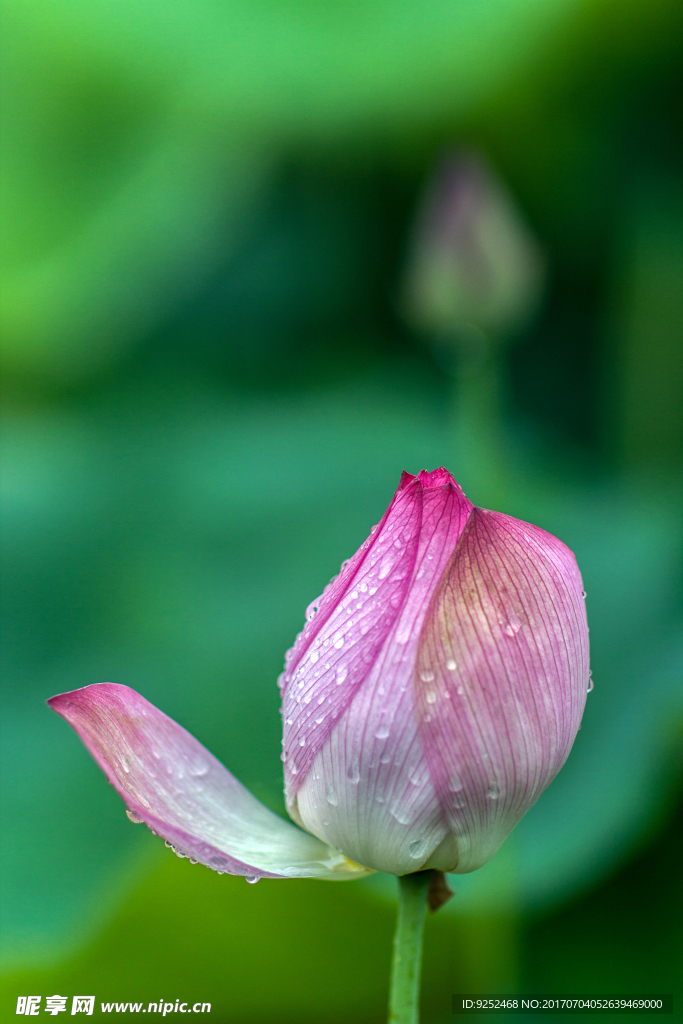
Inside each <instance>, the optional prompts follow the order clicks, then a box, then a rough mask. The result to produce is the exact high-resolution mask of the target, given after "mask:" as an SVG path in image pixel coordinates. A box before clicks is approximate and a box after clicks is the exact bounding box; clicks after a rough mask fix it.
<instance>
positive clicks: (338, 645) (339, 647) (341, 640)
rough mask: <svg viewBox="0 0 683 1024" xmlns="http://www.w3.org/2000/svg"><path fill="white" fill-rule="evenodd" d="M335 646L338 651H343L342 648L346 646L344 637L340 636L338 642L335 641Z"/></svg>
mask: <svg viewBox="0 0 683 1024" xmlns="http://www.w3.org/2000/svg"><path fill="white" fill-rule="evenodd" d="M334 646H335V647H336V648H337V650H338V651H339V650H341V648H342V647H343V646H344V637H343V636H340V637H339V639H338V640H335V641H334Z"/></svg>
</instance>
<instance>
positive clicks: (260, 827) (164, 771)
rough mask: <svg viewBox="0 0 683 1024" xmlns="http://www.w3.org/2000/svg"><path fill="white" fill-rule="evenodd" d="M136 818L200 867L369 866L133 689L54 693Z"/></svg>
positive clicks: (329, 873)
mask: <svg viewBox="0 0 683 1024" xmlns="http://www.w3.org/2000/svg"><path fill="white" fill-rule="evenodd" d="M48 704H49V705H50V707H52V708H53V710H54V711H56V712H57V713H58V714H59V715H61V716H62V717H63V718H65V719H66V721H67V722H68V723H69V724H70V725H71V726H73V728H74V729H75V730H76V732H77V733H78V735H79V736H80V738H81V739H82V740H83V742H84V744H85V746H86V747H87V748H88V750H89V751H90V753H91V754H92V755H93V757H94V758H95V760H96V761H97V763H98V764H99V766H100V768H102V770H103V771H104V773H105V775H106V776H107V778H108V779H109V781H110V782H111V784H112V785H113V786H114V787H115V789H116V790H117V792H118V793H119V794H120V796H121V797H123V799H124V800H125V802H126V805H127V807H128V809H129V812H130V813H131V815H132V816H133V818H134V819H139V820H141V821H144V822H146V824H147V825H148V826H149V827H150V828H151V829H152V830H153V831H154V832H156V833H158V834H159V835H160V836H162V837H163V838H164V839H166V840H167V841H168V842H169V843H171V844H172V845H173V846H174V847H175V848H176V850H177V851H178V852H179V853H181V854H183V855H185V856H186V857H190V858H192V859H194V860H196V861H200V862H201V863H202V864H205V865H206V867H209V868H213V869H214V870H216V871H221V872H227V873H229V874H233V875H245V876H256V877H264V878H328V879H334V880H344V879H351V878H359V877H362V876H363V875H364V874H366V873H367V872H366V871H365V870H364V869H362V868H358V867H357V866H356V865H353V864H351V863H350V862H349V861H348V860H347V859H346V858H345V857H343V856H342V855H341V854H340V853H339V852H338V851H336V850H332V849H331V848H330V847H329V846H328V845H326V844H324V843H322V842H321V841H320V840H318V839H316V838H315V837H314V836H311V835H309V834H307V833H305V832H302V831H301V830H300V829H299V828H297V827H296V826H295V825H293V824H291V823H290V822H287V821H285V820H283V819H282V818H280V817H279V816H278V815H277V814H275V813H274V812H273V811H271V810H269V809H268V808H267V807H265V806H264V805H263V804H262V803H261V802H260V801H259V800H257V799H256V797H254V796H252V794H251V793H250V792H249V790H248V789H246V788H245V787H244V786H243V785H242V784H241V783H240V782H238V780H237V779H236V778H235V777H234V776H233V775H231V774H230V772H229V771H227V769H226V768H224V767H223V765H222V764H221V763H220V761H218V760H217V759H216V758H215V757H214V756H213V755H212V754H210V753H209V751H208V750H206V748H205V747H203V746H202V745H201V743H199V742H198V741H197V740H196V739H195V738H194V736H192V735H191V734H190V733H189V732H187V731H186V730H185V729H183V728H182V726H180V725H178V724H177V722H174V721H173V720H172V719H171V718H169V717H168V716H167V715H165V714H163V712H161V711H159V709H158V708H156V707H154V705H153V704H150V703H149V701H147V700H145V698H144V697H142V696H141V695H140V694H139V693H136V691H135V690H132V689H130V687H128V686H120V685H117V684H115V683H99V684H94V685H92V686H86V687H83V689H80V690H73V691H71V692H70V693H63V694H60V695H59V696H57V697H52V698H51V699H50V700H49V701H48Z"/></svg>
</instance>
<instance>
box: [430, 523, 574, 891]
mask: <svg viewBox="0 0 683 1024" xmlns="http://www.w3.org/2000/svg"><path fill="white" fill-rule="evenodd" d="M587 684H588V629H587V625H586V612H585V605H584V601H583V587H582V582H581V576H580V574H579V570H578V567H577V565H576V561H575V559H574V556H573V554H572V552H571V551H570V550H569V549H568V548H567V547H566V546H565V545H564V544H562V542H561V541H559V540H558V539H557V538H556V537H553V536H551V535H550V534H548V533H546V532H545V531H544V530H541V529H539V528H538V527H535V526H531V525H529V524H528V523H523V522H520V521H519V520H516V519H512V518H511V517H510V516H505V515H502V514H500V513H497V512H488V511H485V510H483V509H475V510H474V512H473V514H472V515H471V517H470V519H469V521H468V524H467V527H466V529H465V531H464V533H463V535H462V537H461V540H460V543H459V544H458V547H457V550H456V551H455V553H454V555H453V558H452V561H451V564H450V565H449V566H448V569H447V571H446V572H445V573H444V577H443V580H442V581H441V584H440V586H439V588H438V591H437V593H436V594H435V597H434V600H433V603H432V607H431V608H430V611H429V615H428V617H427V620H426V622H425V625H424V629H423V632H422V637H421V640H420V647H419V653H418V659H417V668H416V674H415V695H416V697H415V699H416V712H417V717H418V721H419V727H420V736H421V738H422V741H423V744H424V749H425V754H426V757H427V760H428V763H429V767H430V771H431V774H432V779H433V781H434V783H435V786H436V790H437V793H438V795H439V799H440V801H441V803H442V806H443V808H444V810H445V812H446V814H447V816H448V819H449V821H450V826H451V829H452V832H453V835H454V837H455V840H456V843H457V847H458V865H457V867H456V869H455V870H456V871H458V872H466V871H472V870H474V869H475V868H477V867H479V866H480V865H481V864H483V863H484V862H485V861H486V860H488V858H489V857H490V856H491V855H492V854H493V853H494V852H495V850H496V849H497V848H498V846H500V844H501V843H502V841H503V839H504V838H505V836H506V835H507V834H508V833H509V832H510V830H511V829H512V828H513V827H514V825H515V824H516V823H517V822H518V821H519V819H520V818H521V817H522V816H523V814H524V813H525V812H526V811H527V810H528V809H529V807H530V806H531V805H532V804H533V803H534V802H535V800H536V799H537V798H538V796H539V795H540V794H541V793H542V791H543V790H544V789H545V787H546V786H547V785H548V784H549V783H550V782H551V781H552V779H553V778H554V777H555V775H556V774H557V772H558V771H559V769H560V768H561V766H562V765H563V763H564V761H565V760H566V758H567V755H568V754H569V751H570V749H571V746H572V743H573V741H574V738H575V736H576V732H577V730H578V727H579V724H580V722H581V715H582V713H583V708H584V704H585V700H586V692H587V688H588V686H587Z"/></svg>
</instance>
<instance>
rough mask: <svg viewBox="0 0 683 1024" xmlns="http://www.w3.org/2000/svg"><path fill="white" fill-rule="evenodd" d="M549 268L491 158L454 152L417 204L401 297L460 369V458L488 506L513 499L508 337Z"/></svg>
mask: <svg viewBox="0 0 683 1024" xmlns="http://www.w3.org/2000/svg"><path fill="white" fill-rule="evenodd" d="M544 271H545V259H544V256H543V253H542V251H541V248H540V246H539V245H538V243H537V242H536V240H535V239H534V237H533V235H532V234H531V232H530V230H529V228H528V227H527V226H526V224H525V223H524V219H523V217H522V215H521V213H520V212H519V211H518V209H517V207H516V205H515V203H514V200H513V199H512V197H511V196H510V194H509V193H508V191H507V189H506V187H505V185H504V184H503V183H502V182H501V181H500V180H499V179H498V177H497V176H496V175H495V173H494V171H493V170H492V169H491V168H490V167H489V165H488V163H487V162H486V160H485V159H484V158H483V157H482V156H480V155H478V154H476V153H473V152H463V153H461V154H458V155H455V156H450V157H447V158H446V159H445V160H444V161H443V162H442V163H441V164H440V166H438V167H437V169H436V170H435V172H434V174H433V177H432V181H431V184H429V185H428V187H427V190H426V193H425V197H424V199H423V201H422V206H421V208H420V210H419V211H418V215H417V220H416V223H415V227H414V231H413V238H412V243H411V245H410V250H409V254H408V260H407V268H406V272H405V278H404V283H403V296H402V302H403V309H404V316H405V318H406V320H407V321H408V323H409V324H410V325H411V326H412V327H413V328H414V329H415V330H416V331H417V332H418V333H420V334H422V335H424V336H425V337H427V338H428V339H429V340H430V341H431V343H432V345H433V346H434V349H435V354H436V356H437V359H438V360H439V362H440V363H441V364H442V365H443V367H444V368H445V369H447V370H448V371H449V372H450V373H451V374H453V375H454V376H455V379H456V388H455V409H454V422H453V426H452V437H453V439H454V445H453V459H454V461H456V462H457V464H458V465H459V466H460V467H461V471H460V475H461V479H462V481H463V486H464V487H465V489H466V490H467V491H468V492H470V493H471V494H472V495H474V496H475V501H477V502H478V503H480V504H482V505H488V506H491V507H496V506H501V505H504V504H505V500H506V495H505V489H506V486H505V477H506V468H505V467H506V463H507V461H508V460H507V455H506V452H505V447H506V442H505V438H504V436H503V428H502V395H503V393H504V390H505V385H504V372H503V368H502V367H501V364H500V347H501V342H503V341H505V340H508V339H509V338H510V337H512V336H513V335H514V334H515V333H519V332H520V331H521V329H522V328H523V326H524V325H525V324H526V323H528V322H529V320H530V319H531V316H532V314H533V312H534V311H535V309H536V308H537V307H538V305H539V300H540V297H541V291H542V287H543V280H544Z"/></svg>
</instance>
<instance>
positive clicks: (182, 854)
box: [175, 850, 187, 860]
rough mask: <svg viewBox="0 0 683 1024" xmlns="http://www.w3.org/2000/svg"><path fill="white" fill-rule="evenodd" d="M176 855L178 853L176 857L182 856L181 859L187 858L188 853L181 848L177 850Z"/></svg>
mask: <svg viewBox="0 0 683 1024" xmlns="http://www.w3.org/2000/svg"><path fill="white" fill-rule="evenodd" d="M175 855H176V857H180V859H181V860H185V858H186V857H187V854H186V853H181V852H180V850H176V851H175Z"/></svg>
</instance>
